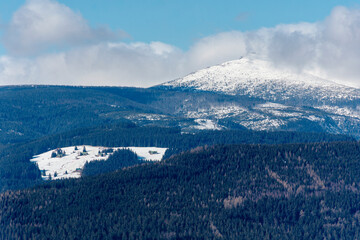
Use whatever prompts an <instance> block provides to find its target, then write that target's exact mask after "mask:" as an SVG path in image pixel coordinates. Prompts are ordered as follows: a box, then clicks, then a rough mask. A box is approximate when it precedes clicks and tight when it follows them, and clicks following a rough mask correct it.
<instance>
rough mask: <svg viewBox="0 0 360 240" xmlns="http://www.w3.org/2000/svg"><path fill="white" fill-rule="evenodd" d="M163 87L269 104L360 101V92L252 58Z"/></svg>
mask: <svg viewBox="0 0 360 240" xmlns="http://www.w3.org/2000/svg"><path fill="white" fill-rule="evenodd" d="M162 86H163V87H171V88H186V89H196V90H201V91H212V92H219V93H225V94H230V95H247V96H250V97H257V98H261V99H264V100H266V101H279V100H282V101H284V100H285V101H286V100H289V99H301V100H302V101H305V102H308V101H316V102H320V103H325V102H335V101H338V100H353V99H359V98H360V90H359V89H356V88H351V87H347V86H344V85H340V84H337V83H334V82H331V81H327V80H324V79H321V78H318V77H315V76H313V75H310V74H297V73H294V72H291V71H289V70H284V69H277V68H275V67H274V66H273V65H272V64H271V63H269V62H267V61H264V60H258V59H249V58H241V59H239V60H234V61H229V62H226V63H223V64H221V65H217V66H213V67H209V68H206V69H202V70H200V71H197V72H195V73H192V74H189V75H187V76H186V77H184V78H180V79H176V80H174V81H171V82H167V83H164V84H162Z"/></svg>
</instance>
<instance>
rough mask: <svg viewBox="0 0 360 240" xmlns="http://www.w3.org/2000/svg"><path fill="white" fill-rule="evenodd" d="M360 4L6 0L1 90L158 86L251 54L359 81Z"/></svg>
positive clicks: (346, 0) (333, 0) (1, 16)
mask: <svg viewBox="0 0 360 240" xmlns="http://www.w3.org/2000/svg"><path fill="white" fill-rule="evenodd" d="M357 2H358V1H354V0H341V1H340V0H316V1H314V0H302V1H299V0H287V1H285V0H277V1H268V0H252V1H251V0H243V1H238V0H237V1H236V0H207V1H205V0H196V1H194V0H192V1H190V0H151V1H150V0H142V1H140V0H91V1H85V0H27V1H24V0H22V1H20V0H11V1H1V2H0V21H1V28H0V35H1V41H0V85H6V84H11V83H15V84H52V83H57V84H59V83H60V84H67V85H127V86H133V85H134V86H151V85H153V84H158V83H161V82H163V81H167V80H171V79H173V78H177V77H181V76H184V75H186V74H187V73H189V72H192V71H195V70H197V69H200V68H203V67H207V66H210V65H214V64H218V63H222V62H223V61H228V60H232V59H236V58H238V57H240V56H247V55H249V54H250V53H256V57H261V58H266V59H267V60H269V61H271V62H273V63H274V65H276V66H281V67H290V68H296V70H297V71H303V70H304V71H307V72H309V71H310V72H312V73H315V72H316V73H318V74H320V75H321V77H326V78H330V79H331V80H339V79H340V80H342V79H345V80H344V82H352V83H355V85H356V84H357V83H356V82H355V80H354V79H359V75H360V72H359V70H357V69H360V68H358V67H357V66H358V65H357V63H359V65H360V60H359V62H358V61H357V60H358V57H357V56H358V55H359V54H360V53H358V51H357V49H360V39H357V36H358V35H359V36H360V33H359V34H358V33H357V32H358V31H360V10H359V9H360V6H359V4H358V3H357ZM358 42H359V43H358ZM279 43H280V44H279ZM358 44H359V46H358ZM314 53H316V54H317V55H316V56H315V55H314ZM84 56H86V57H84ZM344 56H346V57H347V61H345V62H344V61H343V58H344ZM339 62H342V63H343V65H342V64H340V65H339ZM345 64H347V65H345ZM51 79H52V80H51ZM99 79H102V80H101V82H100V83H99V82H98V81H99ZM359 85H360V84H359Z"/></svg>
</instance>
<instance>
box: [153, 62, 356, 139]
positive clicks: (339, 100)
mask: <svg viewBox="0 0 360 240" xmlns="http://www.w3.org/2000/svg"><path fill="white" fill-rule="evenodd" d="M158 87H159V88H165V89H170V90H175V91H183V92H207V93H214V94H217V95H222V96H224V97H225V96H233V97H234V98H237V100H234V101H233V102H231V103H230V102H225V101H222V102H211V103H209V104H207V106H200V105H197V107H198V108H197V109H192V111H188V110H187V109H182V112H183V114H184V115H185V116H187V117H192V118H200V119H212V120H213V121H215V122H216V121H218V120H222V119H227V120H230V121H231V122H233V123H236V124H240V125H241V126H244V127H246V128H248V129H253V130H291V131H309V132H311V131H320V132H321V131H325V132H330V133H343V134H350V135H353V136H356V137H360V131H359V127H360V110H359V108H358V106H359V105H360V89H357V88H352V87H348V86H345V85H341V84H338V83H335V82H332V81H328V80H325V79H322V78H319V77H316V76H314V75H311V74H305V73H295V72H292V71H290V70H289V69H279V68H277V67H275V66H274V65H273V64H271V63H270V62H268V61H265V60H260V59H252V58H241V59H238V60H234V61H229V62H225V63H223V64H220V65H216V66H212V67H208V68H205V69H202V70H199V71H197V72H195V73H191V74H189V75H187V76H185V77H183V78H179V79H176V80H173V81H170V82H167V83H164V84H162V85H160V86H158ZM209 101H211V100H209ZM184 105H185V103H184Z"/></svg>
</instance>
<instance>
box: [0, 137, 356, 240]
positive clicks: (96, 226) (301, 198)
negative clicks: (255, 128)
mask: <svg viewBox="0 0 360 240" xmlns="http://www.w3.org/2000/svg"><path fill="white" fill-rule="evenodd" d="M359 161H360V144H359V143H356V142H353V143H321V144H320V143H313V144H286V145H273V146H266V145H228V146H214V147H199V148H197V149H193V150H192V151H190V152H186V153H182V154H180V155H177V156H174V157H171V158H169V159H167V160H165V161H162V162H159V163H146V164H144V165H140V166H137V167H132V168H127V169H124V170H120V171H117V172H114V173H110V174H106V175H101V176H98V177H87V178H83V179H77V180H64V181H54V182H50V183H47V184H45V185H43V186H38V187H35V188H33V189H29V190H24V191H21V192H18V191H15V192H5V193H3V194H1V198H0V204H1V205H0V208H1V209H2V211H1V214H0V219H1V222H0V229H1V234H2V235H1V237H2V238H3V239H6V238H11V239H47V238H51V239H64V238H69V239H178V238H185V239H186V238H189V239H190V238H199V239H222V238H223V239H270V238H271V239H284V238H285V239H287V238H290V239H293V238H295V239H309V238H313V239H324V238H327V239H336V238H339V239H356V238H359V237H360V236H359V229H360V228H359V227H360V217H359V216H360V197H359V191H360V185H359V182H360V174H359V173H360V171H359Z"/></svg>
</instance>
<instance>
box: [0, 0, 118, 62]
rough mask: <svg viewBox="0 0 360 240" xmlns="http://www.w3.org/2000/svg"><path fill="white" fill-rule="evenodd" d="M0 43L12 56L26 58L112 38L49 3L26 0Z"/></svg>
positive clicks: (65, 7)
mask: <svg viewBox="0 0 360 240" xmlns="http://www.w3.org/2000/svg"><path fill="white" fill-rule="evenodd" d="M3 35H4V36H3V43H4V45H5V47H6V48H7V50H8V51H9V52H10V53H12V54H17V55H27V54H35V53H37V52H38V51H43V50H49V49H57V48H62V47H65V46H71V45H78V44H83V43H88V42H90V43H91V42H98V41H102V40H109V39H115V38H116V37H117V35H118V34H115V33H113V32H112V31H110V30H109V29H107V28H105V27H101V28H95V29H94V28H91V27H90V26H89V25H88V23H87V22H86V20H85V19H83V18H82V16H81V15H80V14H78V13H75V12H73V11H72V10H71V9H70V8H68V7H67V6H65V5H63V4H60V3H58V2H56V1H53V0H27V1H26V3H25V4H24V5H23V6H22V7H21V8H20V9H18V10H17V11H16V12H15V13H14V15H13V17H12V19H11V22H10V23H9V24H8V25H7V26H6V29H5V32H4V34H3Z"/></svg>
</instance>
